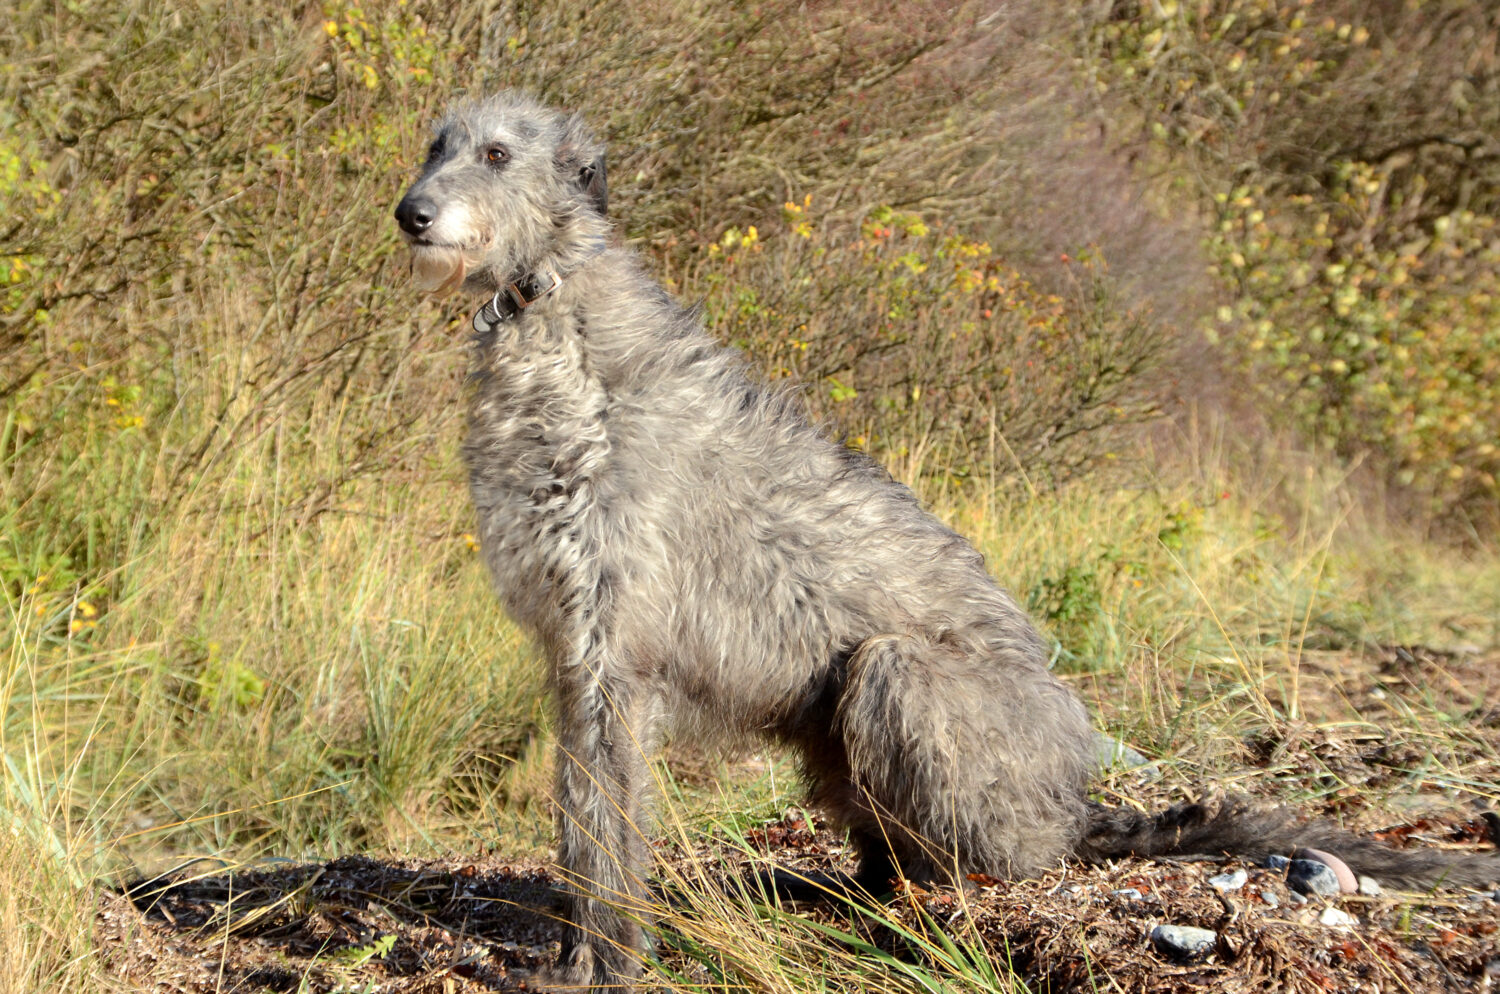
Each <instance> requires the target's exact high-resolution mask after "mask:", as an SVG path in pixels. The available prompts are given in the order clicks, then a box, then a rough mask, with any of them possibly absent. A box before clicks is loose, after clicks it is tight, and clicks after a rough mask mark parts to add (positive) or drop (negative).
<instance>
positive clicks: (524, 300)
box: [474, 266, 562, 335]
mask: <svg viewBox="0 0 1500 994" xmlns="http://www.w3.org/2000/svg"><path fill="white" fill-rule="evenodd" d="M561 285H562V277H561V276H559V275H558V274H557V271H556V270H555V269H552V268H551V267H550V266H549V267H546V268H543V269H540V270H538V271H537V272H534V273H523V274H522V275H520V276H518V277H516V278H515V279H514V280H512V281H511V282H509V283H507V284H505V285H504V286H502V287H501V288H500V289H498V290H496V291H495V295H494V296H493V297H491V298H490V299H489V300H488V301H487V302H486V303H485V305H484V306H483V307H481V308H479V310H477V311H475V312H474V330H475V331H476V332H478V333H479V334H481V335H483V334H485V333H486V332H490V331H494V330H495V328H496V327H497V326H498V325H501V324H504V323H505V322H506V321H513V320H515V317H516V315H517V314H520V313H521V312H522V311H524V310H525V309H526V308H528V307H530V306H531V305H532V304H534V303H536V302H537V301H538V300H540V299H541V298H543V297H545V296H546V295H547V294H549V293H551V292H552V291H553V290H556V289H557V288H558V287H559V286H561Z"/></svg>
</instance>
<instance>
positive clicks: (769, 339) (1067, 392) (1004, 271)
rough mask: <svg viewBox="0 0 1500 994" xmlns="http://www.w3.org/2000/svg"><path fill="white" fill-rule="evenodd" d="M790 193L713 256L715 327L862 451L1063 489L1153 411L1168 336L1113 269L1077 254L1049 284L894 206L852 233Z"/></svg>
mask: <svg viewBox="0 0 1500 994" xmlns="http://www.w3.org/2000/svg"><path fill="white" fill-rule="evenodd" d="M812 204H813V201H812V198H811V197H810V196H809V197H805V198H804V199H803V201H802V202H801V203H797V202H793V201H788V202H787V203H786V204H785V206H784V208H783V211H784V215H785V224H784V225H778V226H777V227H778V229H779V230H776V231H773V233H772V234H770V235H768V236H766V237H764V238H763V237H762V236H761V235H760V233H759V232H758V230H757V229H756V228H754V227H751V228H750V229H748V230H747V231H745V232H741V231H740V230H739V229H738V228H731V229H729V230H728V231H726V232H725V233H724V235H723V236H722V237H721V238H720V239H718V240H717V241H715V242H713V243H710V244H709V245H707V246H706V248H705V253H704V254H705V258H704V262H703V264H702V267H701V270H700V272H699V273H698V276H697V281H698V282H701V283H702V284H704V285H706V286H707V288H708V296H707V299H706V313H707V317H708V322H709V324H710V326H711V327H712V328H714V329H715V330H716V331H717V332H718V333H719V334H720V335H721V336H723V337H725V338H728V339H731V340H734V341H735V342H736V343H737V344H739V345H741V346H743V347H745V348H746V349H748V350H749V351H750V352H751V353H752V354H754V355H756V356H759V357H761V358H762V359H763V361H764V362H765V363H766V365H767V367H768V370H769V373H770V375H771V376H772V377H773V378H776V377H791V378H793V379H794V380H797V381H800V382H801V383H803V384H806V386H807V388H808V390H809V392H810V397H811V400H812V403H813V406H814V409H815V411H817V412H818V413H819V414H821V415H823V416H824V417H826V418H828V419H830V420H832V421H834V422H836V423H837V424H839V425H842V426H843V427H844V428H845V430H846V431H847V433H848V436H849V437H848V440H849V442H850V443H851V444H853V445H855V446H858V447H861V448H865V449H868V450H870V451H871V452H874V453H875V454H877V455H878V456H880V457H881V458H882V459H884V460H886V461H887V462H891V463H904V464H906V465H907V466H908V467H909V468H910V469H912V470H913V471H915V472H926V473H930V474H938V475H940V476H943V477H945V478H947V479H949V480H963V479H969V478H973V477H975V476H978V477H980V478H982V479H984V480H985V481H986V482H993V481H994V480H995V474H996V473H997V472H998V473H999V475H1000V476H1001V477H1004V476H1005V475H1007V474H1010V473H1013V472H1015V471H1017V470H1019V473H1020V475H1022V476H1024V477H1025V478H1026V479H1028V480H1029V481H1030V482H1031V483H1032V485H1036V484H1039V483H1045V484H1055V483H1057V482H1060V481H1062V480H1065V479H1068V478H1070V477H1072V476H1074V475H1076V474H1078V473H1080V472H1084V471H1087V470H1088V469H1091V468H1094V467H1096V466H1097V465H1098V464H1099V462H1100V461H1101V460H1107V459H1111V458H1113V457H1114V455H1115V453H1114V452H1113V451H1112V449H1111V446H1112V445H1116V444H1118V443H1119V441H1120V439H1119V433H1118V429H1120V428H1121V427H1123V426H1126V425H1129V424H1134V423H1137V422H1140V421H1142V420H1145V419H1148V418H1150V417H1153V416H1154V415H1155V414H1156V413H1157V406H1156V401H1155V399H1154V397H1153V395H1152V394H1151V393H1150V392H1149V391H1147V390H1145V389H1143V386H1142V385H1143V383H1145V382H1147V374H1148V373H1149V372H1150V371H1151V370H1152V369H1153V368H1154V367H1155V365H1156V363H1157V362H1158V361H1159V360H1160V358H1161V356H1162V354H1163V353H1164V352H1165V351H1166V349H1167V345H1168V342H1167V339H1166V337H1165V333H1164V332H1163V330H1162V329H1161V328H1160V326H1158V325H1157V324H1155V323H1154V322H1153V321H1152V320H1151V319H1150V316H1149V315H1148V314H1146V313H1144V312H1143V311H1142V310H1128V309H1125V308H1124V307H1122V306H1121V305H1120V304H1119V303H1118V302H1117V301H1116V300H1115V297H1114V289H1113V284H1112V282H1111V280H1110V277H1109V273H1108V271H1107V269H1106V267H1105V266H1104V263H1103V261H1102V260H1100V259H1098V258H1096V257H1091V256H1088V255H1085V256H1084V257H1082V258H1080V259H1071V258H1069V257H1067V256H1064V257H1063V258H1062V259H1060V260H1058V261H1057V262H1056V263H1055V265H1056V266H1057V267H1058V269H1059V270H1060V273H1059V274H1057V276H1058V278H1056V279H1055V282H1057V283H1058V284H1060V286H1061V292H1059V293H1048V292H1045V291H1043V290H1041V289H1038V288H1037V287H1036V286H1034V285H1033V284H1032V283H1031V282H1030V281H1028V280H1027V279H1026V278H1024V277H1023V276H1022V275H1021V274H1020V273H1019V272H1018V271H1017V270H1016V269H1015V268H1013V267H1011V266H1009V265H1007V264H1006V263H1005V262H1004V260H1002V259H1000V258H997V257H996V254H995V252H994V250H993V249H992V248H991V246H990V245H989V244H987V243H985V242H979V241H974V240H972V239H970V238H967V237H965V236H963V235H962V234H959V233H957V232H955V231H952V230H940V229H932V228H929V227H928V226H927V224H926V223H925V222H923V221H922V220H921V218H920V217H919V216H918V215H916V214H914V213H910V212H902V211H896V210H893V209H891V208H889V207H880V208H877V209H876V210H874V211H873V212H871V213H870V214H869V215H868V216H867V217H866V218H865V219H864V221H863V223H862V224H860V225H859V227H858V228H856V229H853V230H849V229H848V228H846V227H844V226H841V225H839V224H837V223H825V222H824V221H823V220H822V219H818V218H816V217H815V213H816V212H815V211H814V210H813V209H812Z"/></svg>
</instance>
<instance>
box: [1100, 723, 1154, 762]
mask: <svg viewBox="0 0 1500 994" xmlns="http://www.w3.org/2000/svg"><path fill="white" fill-rule="evenodd" d="M1094 753H1095V755H1096V756H1098V758H1099V765H1100V766H1101V767H1103V768H1104V769H1105V770H1112V769H1124V770H1128V769H1132V768H1134V767H1137V766H1145V765H1146V764H1147V763H1150V762H1151V760H1149V759H1147V758H1146V757H1145V756H1143V755H1142V754H1141V753H1140V752H1138V751H1136V750H1135V749H1132V748H1130V746H1128V745H1126V744H1125V743H1124V742H1121V741H1120V740H1119V739H1116V738H1111V737H1110V736H1108V735H1105V734H1104V733H1103V732H1099V733H1098V734H1097V735H1095V736H1094Z"/></svg>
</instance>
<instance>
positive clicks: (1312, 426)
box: [1092, 0, 1500, 518]
mask: <svg viewBox="0 0 1500 994" xmlns="http://www.w3.org/2000/svg"><path fill="white" fill-rule="evenodd" d="M1497 28H1500V15H1497V13H1496V11H1495V9H1494V8H1493V7H1492V6H1486V5H1481V4H1474V5H1459V6H1450V5H1438V4H1410V3H1408V4H1400V3H1379V4H1366V3H1356V2H1352V0H1339V2H1334V3H1311V2H1309V0H1290V2H1289V0H1212V2H1209V3H1194V4H1185V3H1177V2H1175V0H1172V2H1165V3H1161V4H1134V3H1118V4H1116V5H1115V6H1114V8H1113V10H1112V12H1111V16H1109V17H1108V18H1106V19H1104V20H1102V21H1100V22H1098V23H1097V24H1096V25H1095V27H1094V31H1093V33H1092V38H1093V41H1094V42H1095V44H1096V45H1097V46H1098V47H1097V49H1096V50H1095V52H1096V55H1097V58H1096V60H1095V61H1094V62H1093V66H1094V68H1095V70H1096V71H1097V74H1098V76H1097V80H1096V82H1097V85H1098V88H1099V89H1100V90H1101V91H1104V92H1106V93H1108V94H1110V96H1109V97H1108V99H1111V100H1114V99H1119V98H1121V97H1122V96H1123V97H1124V99H1126V100H1127V101H1129V102H1131V103H1133V104H1134V105H1135V106H1136V107H1137V108H1138V109H1139V110H1140V111H1141V112H1142V113H1143V124H1144V126H1145V128H1146V129H1147V132H1148V133H1149V134H1150V135H1151V136H1152V140H1153V141H1154V142H1155V143H1156V144H1158V145H1159V146H1162V147H1165V148H1168V149H1170V150H1172V151H1173V152H1174V153H1177V154H1184V155H1186V156H1188V157H1189V158H1190V159H1191V160H1192V161H1193V162H1194V163H1195V164H1196V166H1195V168H1196V170H1197V172H1198V175H1199V176H1200V177H1201V178H1202V180H1203V184H1204V187H1205V193H1206V194H1207V195H1208V196H1207V197H1206V198H1205V199H1206V200H1207V201H1208V202H1209V210H1208V211H1207V212H1206V213H1207V214H1208V215H1209V216H1210V217H1211V219H1212V221H1213V222H1214V225H1215V226H1214V228H1213V229H1212V231H1211V234H1210V237H1209V250H1210V253H1211V256H1212V260H1213V264H1214V267H1215V269H1216V271H1217V273H1218V274H1219V276H1220V278H1221V280H1222V281H1223V283H1224V285H1225V286H1226V287H1227V288H1228V290H1229V292H1230V295H1231V301H1230V303H1229V304H1228V305H1226V306H1225V307H1224V308H1222V309H1221V310H1220V313H1219V321H1218V327H1217V328H1216V330H1215V333H1216V335H1217V336H1218V337H1219V338H1221V339H1222V341H1223V342H1224V343H1225V344H1226V345H1227V346H1228V347H1229V349H1230V351H1231V352H1232V353H1233V354H1234V356H1235V357H1236V359H1237V361H1238V363H1239V365H1240V368H1241V369H1242V370H1243V371H1244V373H1245V374H1246V375H1247V376H1249V377H1250V378H1251V379H1252V380H1253V381H1254V382H1255V384H1256V386H1257V387H1258V388H1259V389H1260V390H1261V391H1262V394H1263V397H1264V399H1265V400H1266V401H1267V402H1268V405H1267V406H1268V409H1269V410H1272V411H1273V412H1276V413H1277V414H1279V415H1280V416H1281V417H1282V418H1283V420H1285V421H1286V422H1288V423H1290V424H1291V425H1293V426H1295V427H1297V428H1299V429H1301V430H1303V431H1305V432H1307V433H1308V434H1310V435H1312V436H1314V437H1316V438H1319V439H1323V440H1327V441H1329V442H1331V443H1332V444H1333V446H1334V447H1335V448H1336V450H1337V451H1338V452H1339V453H1341V454H1342V455H1344V456H1345V457H1348V458H1365V459H1368V460H1369V461H1371V462H1373V463H1374V464H1375V465H1376V466H1378V467H1379V468H1381V469H1382V470H1383V471H1384V472H1385V474H1386V475H1387V477H1388V478H1389V479H1391V480H1392V481H1393V482H1395V483H1398V484H1399V485H1401V486H1402V487H1404V488H1407V489H1408V490H1409V491H1411V492H1414V493H1415V494H1417V495H1418V496H1420V497H1421V498H1423V499H1424V500H1426V501H1427V502H1428V506H1429V507H1430V508H1431V509H1432V510H1435V511H1438V512H1440V513H1465V514H1471V515H1478V516H1483V517H1488V518H1493V516H1494V514H1495V511H1494V509H1495V506H1496V505H1495V499H1496V497H1497V495H1500V483H1497V477H1500V449H1497V448H1496V444H1495V443H1496V439H1500V358H1497V355H1500V353H1497V346H1500V227H1497V216H1500V156H1497V155H1496V154H1495V149H1496V146H1495V143H1494V136H1495V135H1496V134H1497V133H1500V53H1497V52H1496V50H1495V47H1494V37H1495V31H1496V30H1497Z"/></svg>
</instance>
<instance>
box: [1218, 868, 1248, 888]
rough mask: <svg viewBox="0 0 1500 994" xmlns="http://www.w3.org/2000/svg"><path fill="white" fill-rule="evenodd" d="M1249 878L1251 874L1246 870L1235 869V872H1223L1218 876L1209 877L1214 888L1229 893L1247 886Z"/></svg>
mask: <svg viewBox="0 0 1500 994" xmlns="http://www.w3.org/2000/svg"><path fill="white" fill-rule="evenodd" d="M1249 879H1250V874H1248V873H1246V872H1245V871H1244V870H1235V871H1234V872H1233V873H1221V874H1219V875H1218V876H1217V877H1209V878H1208V884H1209V886H1210V887H1212V888H1213V889H1214V890H1216V891H1219V892H1220V893H1224V894H1227V893H1229V892H1230V891H1235V890H1239V889H1240V888H1241V887H1243V886H1245V884H1246V882H1247V881H1249Z"/></svg>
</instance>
